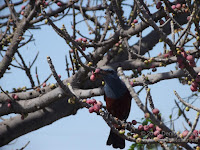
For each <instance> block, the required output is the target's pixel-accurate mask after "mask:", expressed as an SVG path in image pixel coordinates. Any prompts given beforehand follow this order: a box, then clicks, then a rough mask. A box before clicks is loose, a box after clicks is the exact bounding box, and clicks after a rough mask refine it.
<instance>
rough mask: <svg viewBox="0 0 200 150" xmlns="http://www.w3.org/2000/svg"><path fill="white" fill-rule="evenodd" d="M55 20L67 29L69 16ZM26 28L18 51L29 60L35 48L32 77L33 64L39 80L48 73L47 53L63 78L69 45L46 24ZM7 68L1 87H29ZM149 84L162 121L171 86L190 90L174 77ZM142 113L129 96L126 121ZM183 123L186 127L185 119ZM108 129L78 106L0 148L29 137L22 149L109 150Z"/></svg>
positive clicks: (187, 92) (191, 113) (9, 147)
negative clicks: (30, 37)
mask: <svg viewBox="0 0 200 150" xmlns="http://www.w3.org/2000/svg"><path fill="white" fill-rule="evenodd" d="M56 24H57V25H58V26H59V27H62V24H65V26H66V29H67V30H69V31H70V30H71V24H70V20H69V19H67V18H65V19H63V20H62V21H59V22H56ZM79 28H80V29H79V30H80V31H81V32H82V33H83V34H85V35H87V30H84V29H87V28H85V26H79ZM30 31H31V33H33V35H34V38H35V39H36V40H35V41H34V42H32V43H30V44H28V45H26V46H24V47H23V48H20V49H19V51H20V52H21V53H22V55H23V57H24V58H26V63H27V64H28V61H29V60H33V59H34V56H35V55H36V53H37V52H38V51H39V52H40V54H39V57H38V60H37V62H36V63H35V65H34V66H33V68H32V70H31V71H32V73H33V78H34V80H35V81H36V78H35V67H36V66H37V68H38V75H39V77H40V81H41V82H42V81H43V80H45V79H46V77H47V76H48V75H49V74H50V73H51V71H50V69H49V66H48V63H47V61H46V57H47V56H50V57H51V59H52V61H53V64H54V65H55V68H56V71H57V72H58V73H59V74H61V76H62V79H65V78H67V73H66V71H65V68H66V66H65V65H66V64H65V55H66V54H68V50H69V47H68V46H67V44H66V43H65V41H64V40H63V39H62V38H60V37H59V36H58V35H57V34H56V33H55V32H54V30H52V28H51V27H50V26H48V25H46V26H43V27H42V29H41V30H34V31H32V30H30ZM149 31H150V30H146V32H145V33H146V34H147V33H148V32H149ZM26 33H28V32H26ZM70 33H71V32H70ZM144 35H145V34H144ZM132 40H133V41H132ZM130 42H133V43H135V42H137V39H136V37H133V38H132V39H131V41H130ZM160 46H162V44H158V45H157V46H156V47H155V48H154V49H155V50H154V51H155V52H151V54H152V55H157V54H158V53H159V52H160V51H162V48H160ZM87 51H88V50H87ZM1 59H2V58H1V57H0V60H1ZM170 69H171V70H174V65H170V66H169V67H166V68H159V69H158V72H165V71H169V70H170ZM10 72H12V74H5V75H4V77H3V78H2V79H1V80H0V85H1V86H2V87H3V89H5V90H11V89H12V88H13V87H16V88H17V87H23V86H27V87H30V83H29V80H28V78H27V76H26V75H25V73H24V72H23V71H21V70H19V69H15V68H13V67H11V70H10ZM147 72H148V71H144V72H143V73H147ZM13 74H14V75H13ZM36 83H37V82H36ZM48 83H55V80H54V78H53V77H52V78H51V79H50V80H49V82H48ZM150 88H151V94H152V97H153V100H154V104H155V107H157V108H159V109H160V111H161V113H162V116H163V117H164V118H166V119H165V121H168V120H169V115H170V114H171V109H172V108H173V106H174V105H175V103H174V99H176V97H175V96H174V93H173V90H176V91H177V92H178V93H179V94H180V96H181V97H186V96H189V95H190V94H191V93H192V92H191V91H190V89H189V86H187V85H184V86H183V85H181V84H180V83H179V82H178V80H167V81H161V82H159V83H157V84H156V85H151V86H150ZM135 89H136V91H138V90H139V89H140V88H139V87H136V88H135ZM145 93H146V92H145V91H143V92H141V94H140V98H141V100H142V101H143V102H144V101H145V96H146V94H145ZM96 99H98V100H101V101H103V96H100V97H96ZM195 104H196V105H199V104H200V102H196V103H195ZM186 114H187V115H188V117H189V118H191V121H192V122H193V120H194V118H195V114H196V113H194V111H192V110H191V111H189V112H187V113H186ZM142 117H143V113H142V111H141V110H139V109H138V107H137V106H136V104H135V102H134V100H132V109H131V112H130V116H129V118H128V121H131V120H133V119H135V120H137V121H140V120H141V118H142ZM183 122H184V119H180V120H179V121H178V122H175V128H176V130H181V131H183V125H182V123H183ZM184 125H185V126H186V127H188V126H187V124H186V123H185V122H184ZM199 126H200V124H198V125H197V127H199ZM188 129H189V128H188ZM109 130H110V129H109V127H108V126H107V124H106V123H105V121H104V120H103V119H102V118H101V117H99V116H97V115H96V114H90V113H89V112H88V110H87V109H81V110H79V111H78V113H77V114H76V115H75V116H70V117H66V118H63V119H60V120H58V121H56V122H54V123H52V124H51V125H49V126H46V127H43V128H41V129H39V130H37V131H34V132H31V133H29V134H26V135H24V136H22V137H19V138H18V139H16V140H14V141H12V142H11V143H10V144H9V145H6V146H4V147H2V148H1V149H3V150H12V149H13V150H14V149H19V148H21V147H23V146H24V145H25V144H26V143H27V142H28V141H30V144H29V145H28V146H27V148H26V150H35V149H37V150H44V149H48V150H55V149H70V150H80V149H83V150H94V149H95V150H102V149H104V150H111V149H113V148H112V147H110V146H106V140H107V137H108V135H109ZM126 143H127V144H126V148H125V149H128V148H129V146H130V145H131V142H126Z"/></svg>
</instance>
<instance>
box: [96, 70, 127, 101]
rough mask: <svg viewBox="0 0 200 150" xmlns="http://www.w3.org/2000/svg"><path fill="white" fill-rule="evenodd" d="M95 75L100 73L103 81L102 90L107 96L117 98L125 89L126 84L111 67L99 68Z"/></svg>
mask: <svg viewBox="0 0 200 150" xmlns="http://www.w3.org/2000/svg"><path fill="white" fill-rule="evenodd" d="M96 74H97V76H98V75H100V76H102V77H103V79H104V81H105V86H104V91H105V94H106V96H107V97H109V98H113V99H119V98H120V97H122V96H123V94H124V93H125V92H126V91H127V88H126V85H125V84H124V82H122V80H121V79H120V78H119V76H118V75H117V72H116V71H114V70H112V69H99V70H98V73H96Z"/></svg>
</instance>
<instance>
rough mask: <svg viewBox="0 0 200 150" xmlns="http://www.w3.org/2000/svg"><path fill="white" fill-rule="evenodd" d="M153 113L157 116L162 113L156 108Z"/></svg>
mask: <svg viewBox="0 0 200 150" xmlns="http://www.w3.org/2000/svg"><path fill="white" fill-rule="evenodd" d="M152 112H153V114H155V115H157V114H158V113H159V112H160V111H159V109H157V108H154V109H153V110H152Z"/></svg>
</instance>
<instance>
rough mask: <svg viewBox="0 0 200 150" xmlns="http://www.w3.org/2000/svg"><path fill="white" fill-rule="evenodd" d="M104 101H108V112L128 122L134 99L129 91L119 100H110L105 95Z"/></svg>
mask: <svg viewBox="0 0 200 150" xmlns="http://www.w3.org/2000/svg"><path fill="white" fill-rule="evenodd" d="M104 99H105V101H106V108H107V110H108V112H110V113H111V114H112V115H113V116H115V117H117V118H119V119H121V120H124V119H125V120H126V119H127V118H128V115H129V112H130V108H131V99H132V97H131V95H130V93H129V91H127V92H126V93H125V94H124V95H123V96H122V97H120V98H119V99H111V98H108V97H107V96H106V95H104Z"/></svg>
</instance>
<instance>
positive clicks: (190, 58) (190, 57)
mask: <svg viewBox="0 0 200 150" xmlns="http://www.w3.org/2000/svg"><path fill="white" fill-rule="evenodd" d="M186 59H187V60H188V61H194V57H193V56H192V55H188V56H187V57H186Z"/></svg>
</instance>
